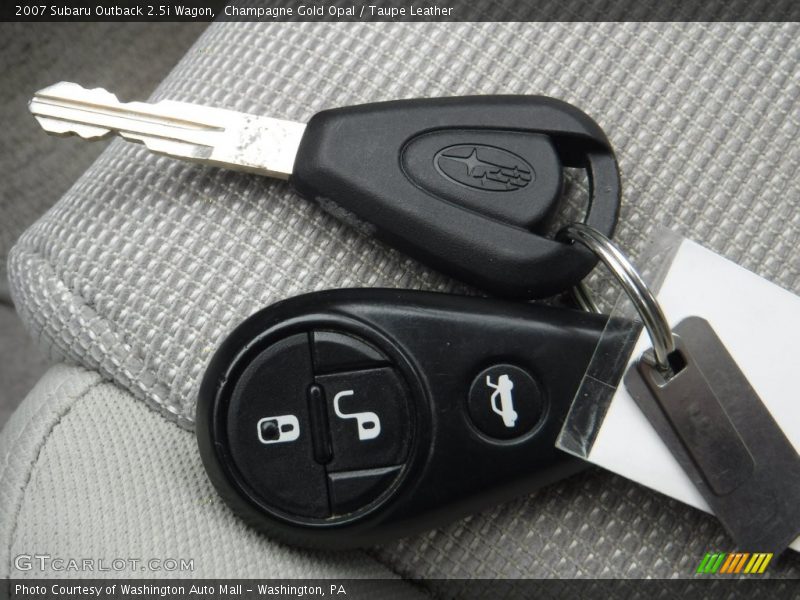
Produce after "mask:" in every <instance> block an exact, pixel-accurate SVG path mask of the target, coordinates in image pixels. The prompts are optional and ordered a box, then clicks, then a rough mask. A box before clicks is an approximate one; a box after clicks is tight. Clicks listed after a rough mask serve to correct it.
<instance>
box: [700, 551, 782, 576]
mask: <svg viewBox="0 0 800 600" xmlns="http://www.w3.org/2000/svg"><path fill="white" fill-rule="evenodd" d="M771 560H772V552H753V553H750V552H706V555H705V556H704V557H703V560H701V561H700V564H699V565H698V567H697V573H698V574H701V575H761V574H762V573H763V572H764V571H766V570H767V565H768V564H769V563H770V561H771Z"/></svg>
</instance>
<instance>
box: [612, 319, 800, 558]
mask: <svg viewBox="0 0 800 600" xmlns="http://www.w3.org/2000/svg"><path fill="white" fill-rule="evenodd" d="M674 332H675V334H676V342H677V343H676V347H677V352H678V354H677V356H679V357H680V359H679V360H680V361H681V364H680V365H676V368H675V371H676V373H675V374H674V375H672V376H670V377H665V376H664V375H663V374H662V373H661V372H660V371H659V370H658V369H657V368H656V367H655V366H653V364H652V362H651V360H649V358H648V354H647V353H645V354H644V355H642V357H640V359H639V360H638V361H637V363H636V368H635V369H630V370H629V371H628V373H627V374H626V375H625V387H626V388H627V390H628V392H629V393H630V395H631V396H632V397H633V399H634V400H635V401H636V403H637V405H638V406H639V408H640V409H641V410H642V412H643V413H644V414H645V415H646V416H647V418H648V420H649V421H650V423H651V424H652V426H653V428H654V429H655V430H656V431H657V432H658V434H659V436H660V437H661V439H662V440H663V441H664V443H665V444H666V445H667V447H668V448H669V450H670V451H671V452H672V454H673V455H674V456H675V458H676V459H677V461H678V462H679V463H680V465H681V467H682V468H683V470H684V471H685V472H686V474H687V475H688V476H689V477H690V479H691V480H692V483H693V484H694V485H695V486H696V487H697V489H698V490H699V492H700V493H701V494H702V496H703V498H705V500H706V502H708V504H709V505H710V507H711V509H712V510H713V511H714V513H715V514H716V515H717V517H718V518H719V520H720V521H721V522H722V524H723V525H724V526H725V528H726V529H727V531H728V533H729V534H730V535H731V536H732V537H733V538H734V540H735V541H736V543H737V544H738V545H739V546H740V547H743V548H748V549H749V550H754V551H761V550H765V551H770V552H775V553H777V552H780V551H782V550H784V549H785V548H786V547H787V546H788V545H789V544H790V543H791V542H792V541H793V540H794V539H795V538H796V537H798V535H800V455H798V453H797V451H796V450H795V449H794V447H793V446H792V444H791V443H790V442H789V440H788V439H787V438H786V435H785V434H784V432H783V431H782V430H781V428H780V426H779V425H778V424H777V423H776V422H775V420H774V419H773V417H772V415H771V414H770V412H769V410H768V409H767V408H766V406H764V403H763V402H762V401H761V399H760V398H759V396H758V394H757V393H756V391H755V390H754V389H753V387H752V386H751V385H750V383H749V382H748V380H747V378H746V377H745V376H744V374H743V373H742V371H741V370H740V369H739V367H738V366H737V364H736V362H735V361H734V359H733V357H732V356H731V355H730V353H729V352H728V350H727V349H726V348H725V345H724V344H723V343H722V341H721V340H720V339H719V337H717V335H716V333H715V332H714V330H713V329H712V327H711V325H710V324H709V323H708V322H707V321H706V320H704V319H701V318H699V317H688V318H686V319H684V320H683V321H681V322H680V323H679V324H678V325H677V326H676V327H674Z"/></svg>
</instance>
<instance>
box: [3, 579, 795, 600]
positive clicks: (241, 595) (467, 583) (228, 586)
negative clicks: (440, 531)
mask: <svg viewBox="0 0 800 600" xmlns="http://www.w3.org/2000/svg"><path fill="white" fill-rule="evenodd" d="M0 590H2V591H0V599H2V600H6V599H10V600H25V599H36V600H145V599H147V600H150V599H153V600H182V599H195V600H196V599H201V598H202V599H223V598H224V599H228V600H261V599H264V598H270V599H273V598H275V599H290V598H322V597H324V598H342V599H345V598H346V599H348V600H354V599H355V600H360V599H362V598H363V599H370V600H372V599H377V598H380V599H384V598H392V599H398V600H399V599H403V598H448V599H453V600H456V599H461V598H464V599H471V598H486V599H489V600H492V599H495V598H497V599H504V600H517V599H519V600H523V599H525V600H528V599H530V598H536V599H537V600H538V599H550V598H570V599H573V598H575V599H579V598H591V599H596V598H642V599H646V600H652V599H655V598H665V599H666V598H675V597H686V598H731V599H733V598H748V599H751V598H752V599H758V598H769V599H771V600H773V599H774V600H780V599H782V598H796V597H797V593H798V591H799V590H800V582H798V581H792V580H771V579H758V580H756V579H739V578H735V577H720V576H711V577H706V576H697V577H695V578H692V579H670V580H658V579H655V580H653V579H647V580H645V579H636V580H613V579H578V580H558V579H546V580H541V579H539V580H537V579H521V580H487V579H480V580H465V579H447V580H441V579H434V580H403V579H358V580H355V579H341V580H337V579H313V580H309V579H296V580H253V579H246V580H235V579H231V580H219V579H214V580H211V579H198V580H191V579H160V580H159V579H140V580H136V579H133V580H127V579H30V580H26V579H11V580H6V581H4V582H2V583H0Z"/></svg>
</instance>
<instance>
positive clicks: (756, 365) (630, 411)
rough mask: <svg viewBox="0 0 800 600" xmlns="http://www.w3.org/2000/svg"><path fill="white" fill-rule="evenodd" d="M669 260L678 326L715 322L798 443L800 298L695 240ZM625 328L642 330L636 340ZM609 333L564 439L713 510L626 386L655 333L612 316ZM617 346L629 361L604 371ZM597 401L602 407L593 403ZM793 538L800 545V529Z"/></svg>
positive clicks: (661, 295)
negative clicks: (624, 379) (694, 320)
mask: <svg viewBox="0 0 800 600" xmlns="http://www.w3.org/2000/svg"><path fill="white" fill-rule="evenodd" d="M666 264H668V265H669V268H668V271H667V272H666V274H665V275H664V277H663V283H662V284H661V287H660V290H659V291H658V293H657V297H658V300H659V302H660V304H661V307H662V309H663V311H664V313H665V315H666V317H667V320H668V321H669V323H670V326H672V327H674V326H675V325H676V324H677V323H679V322H680V321H683V320H684V319H686V318H688V317H692V316H697V317H701V318H702V319H705V320H706V321H708V323H709V324H710V325H711V327H712V328H713V330H714V331H715V332H716V334H717V336H719V338H720V339H721V340H723V342H724V345H725V347H726V348H727V349H728V351H729V352H730V354H731V356H732V357H733V358H734V359H735V361H736V363H737V365H738V366H739V368H740V369H741V371H742V373H743V374H744V375H745V377H746V378H747V380H748V381H749V383H750V385H751V386H752V387H753V389H754V390H755V392H756V393H757V394H758V396H759V397H760V398H761V400H762V402H763V403H764V406H765V407H766V408H767V409H768V410H769V412H770V414H771V415H772V417H773V418H774V419H775V421H776V422H777V423H778V425H779V426H780V427H781V429H782V431H783V432H784V434H785V435H786V437H787V438H788V440H789V441H790V442H791V444H792V445H793V446H794V449H795V450H799V449H800V384H799V383H798V379H797V369H798V366H799V365H800V363H798V359H797V356H798V352H800V349H798V344H800V297H798V296H795V295H793V294H791V293H789V292H787V291H786V290H783V289H781V288H779V287H778V286H776V285H774V284H772V283H770V282H768V281H766V280H765V279H762V278H760V277H758V276H757V275H755V274H753V273H751V272H749V271H747V270H746V269H743V268H741V267H739V266H738V265H736V264H734V263H732V262H730V261H728V260H726V259H724V258H722V257H721V256H719V255H717V254H715V253H713V252H711V251H709V250H706V249H705V248H703V247H701V246H699V245H698V244H695V243H693V242H690V241H688V240H683V241H681V242H680V243H679V245H678V246H677V250H676V252H675V254H674V258H673V259H672V261H671V263H670V262H667V263H666ZM626 336H627V338H631V336H633V339H636V341H635V343H632V339H626ZM605 337H606V342H607V344H606V348H605V349H603V348H600V347H599V348H598V353H596V355H595V358H594V359H593V366H590V374H589V375H587V378H586V380H585V381H584V385H583V386H582V392H580V393H579V397H577V398H576V400H575V405H574V406H573V410H572V412H571V413H570V416H569V417H568V418H567V422H566V424H565V427H564V431H563V432H562V435H561V438H560V439H559V442H558V444H557V445H558V447H559V448H561V449H562V450H566V451H568V452H571V453H573V454H576V455H578V456H580V457H581V458H583V459H585V460H588V461H589V462H592V463H595V464H597V465H599V466H601V467H604V468H606V469H608V470H610V471H613V472H615V473H618V474H620V475H622V476H624V477H626V478H628V479H631V480H633V481H636V482H638V483H640V484H643V485H645V486H647V487H650V488H652V489H654V490H657V491H659V492H661V493H664V494H666V495H668V496H671V497H673V498H675V499H677V500H680V501H682V502H685V503H686V504H689V505H691V506H694V507H697V508H699V509H701V510H704V511H707V512H711V509H710V508H709V506H708V504H707V503H706V501H705V500H704V499H703V497H702V495H701V494H700V492H699V491H698V490H697V488H696V487H695V486H694V484H693V483H692V481H691V480H690V478H689V476H688V475H686V473H685V472H684V470H683V469H682V467H681V466H680V464H679V463H678V461H677V460H676V459H675V458H674V457H673V455H672V454H671V452H670V451H669V449H668V448H667V446H666V445H665V443H664V442H663V441H662V440H661V438H660V437H659V435H658V434H657V433H656V431H655V429H654V428H653V427H652V426H651V424H650V422H649V421H648V420H647V418H646V417H645V416H644V414H643V413H642V412H641V411H640V409H639V407H638V406H637V405H636V403H635V402H634V400H633V399H632V398H631V396H630V394H629V392H628V390H627V389H626V388H625V386H624V385H619V379H620V378H621V376H622V374H623V372H624V371H627V370H628V369H629V368H630V367H631V365H632V363H633V362H634V360H635V359H638V357H639V356H640V355H641V354H642V353H643V352H644V351H645V350H647V349H648V348H650V347H651V343H650V340H649V338H648V336H647V334H646V333H645V332H639V333H638V336H637V335H636V332H635V331H631V330H630V329H627V330H626V329H625V328H624V327H619V324H618V323H617V326H616V330H615V327H614V322H613V320H612V323H611V325H610V326H609V335H608V336H605ZM631 344H632V345H633V349H632V351H630V347H631ZM609 349H612V350H613V351H615V352H618V353H619V352H622V355H623V356H624V357H625V359H626V365H627V367H625V368H622V369H620V368H619V367H618V366H617V367H615V368H612V369H606V370H605V372H602V369H600V367H599V365H602V364H603V363H604V362H605V363H609V362H613V361H611V358H612V357H610V356H609V354H610V353H611V351H612V350H609ZM604 354H605V356H604ZM618 360H619V359H618ZM598 374H599V376H598ZM612 393H613V394H612ZM581 396H582V397H581ZM598 398H599V399H600V400H599V402H598V401H597V399H598ZM592 402H596V406H594V407H590V406H588V405H587V404H588V403H592ZM790 547H791V548H793V549H794V550H798V551H800V538H798V539H796V540H795V541H794V542H793V543H792V544H791V546H790Z"/></svg>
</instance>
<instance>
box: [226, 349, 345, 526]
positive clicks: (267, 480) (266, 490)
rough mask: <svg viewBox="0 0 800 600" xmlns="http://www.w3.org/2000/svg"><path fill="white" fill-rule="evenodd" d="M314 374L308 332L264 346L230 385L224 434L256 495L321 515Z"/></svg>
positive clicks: (288, 509)
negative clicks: (312, 408) (309, 396)
mask: <svg viewBox="0 0 800 600" xmlns="http://www.w3.org/2000/svg"><path fill="white" fill-rule="evenodd" d="M312 378H313V373H312V369H311V352H310V349H309V344H308V335H307V334H304V333H303V334H297V335H293V336H290V337H287V338H285V339H283V340H281V341H279V342H277V343H275V344H272V345H271V346H269V347H268V348H266V349H265V350H264V351H262V352H261V353H260V354H258V355H257V356H256V357H255V358H254V359H253V360H252V361H251V362H250V364H249V365H248V366H247V368H245V369H244V371H243V372H242V374H241V375H240V376H239V379H238V381H237V383H236V386H235V388H234V389H233V393H232V395H231V400H230V405H229V407H228V426H227V437H228V444H229V448H230V454H231V458H232V460H233V462H234V464H235V465H236V468H237V469H238V471H239V472H240V473H241V474H242V475H243V476H244V477H245V480H246V481H247V483H248V485H249V487H250V488H251V489H252V490H253V493H254V494H257V495H258V496H259V497H260V498H261V499H262V500H263V501H264V502H265V503H266V504H268V505H269V506H270V507H272V508H274V509H277V510H280V511H282V512H284V513H287V514H289V515H297V516H302V517H312V518H324V517H327V516H328V515H329V514H330V510H329V506H328V490H327V483H326V472H325V468H324V466H323V465H321V464H319V463H318V462H317V461H316V460H314V449H313V446H312V436H311V427H310V419H309V413H308V404H307V402H306V388H307V386H308V385H309V383H310V382H311V381H312Z"/></svg>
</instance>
